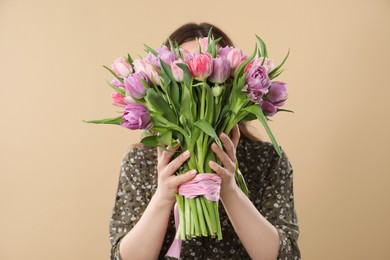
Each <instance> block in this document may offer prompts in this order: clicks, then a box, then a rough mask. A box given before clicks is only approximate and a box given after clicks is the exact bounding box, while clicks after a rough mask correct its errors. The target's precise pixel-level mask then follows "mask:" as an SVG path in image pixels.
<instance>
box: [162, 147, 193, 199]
mask: <svg viewBox="0 0 390 260" xmlns="http://www.w3.org/2000/svg"><path fill="white" fill-rule="evenodd" d="M179 146H180V145H177V146H176V147H170V146H168V147H167V150H169V151H164V150H163V149H161V148H160V147H157V154H158V155H157V156H158V157H157V161H158V162H157V173H158V183H157V190H156V194H155V195H157V196H159V199H160V200H163V201H166V202H168V203H172V204H173V203H174V202H175V199H176V196H175V195H176V193H177V189H178V187H179V186H180V185H181V184H183V183H185V182H187V181H189V180H191V179H192V178H194V177H195V175H196V170H191V171H188V172H186V173H184V174H180V175H175V172H176V171H177V170H178V169H179V168H180V167H181V165H182V164H183V163H184V162H185V161H186V160H187V159H188V158H190V152H189V151H188V150H187V151H185V152H183V153H182V154H180V155H179V156H178V157H176V158H175V159H174V160H172V161H171V159H172V156H173V155H174V154H175V152H176V150H177V149H178V148H179Z"/></svg>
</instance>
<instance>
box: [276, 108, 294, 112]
mask: <svg viewBox="0 0 390 260" xmlns="http://www.w3.org/2000/svg"><path fill="white" fill-rule="evenodd" d="M277 110H278V112H279V111H284V112H290V113H294V111H292V110H288V109H282V108H277Z"/></svg>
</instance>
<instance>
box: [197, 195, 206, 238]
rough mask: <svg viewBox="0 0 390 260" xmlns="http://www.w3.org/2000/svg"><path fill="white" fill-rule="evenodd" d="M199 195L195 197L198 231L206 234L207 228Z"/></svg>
mask: <svg viewBox="0 0 390 260" xmlns="http://www.w3.org/2000/svg"><path fill="white" fill-rule="evenodd" d="M199 199H200V198H199V197H197V198H195V202H196V213H197V214H198V220H199V225H200V231H201V233H202V236H205V237H206V236H207V228H206V223H205V222H204V213H203V210H202V205H201V203H200V201H199Z"/></svg>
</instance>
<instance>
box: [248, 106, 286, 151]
mask: <svg viewBox="0 0 390 260" xmlns="http://www.w3.org/2000/svg"><path fill="white" fill-rule="evenodd" d="M242 110H244V111H248V112H249V113H251V114H253V115H255V116H256V117H257V119H258V120H259V121H260V122H261V124H262V125H263V126H264V128H265V131H266V132H267V134H268V136H269V138H270V139H271V142H272V144H273V146H274V148H275V150H276V152H277V154H278V155H279V156H281V151H280V147H279V145H278V143H277V142H276V139H275V137H274V135H273V134H272V132H271V129H270V128H269V126H268V123H267V120H266V118H265V116H264V114H263V111H262V110H261V108H260V106H259V105H252V106H249V107H246V108H243V109H242Z"/></svg>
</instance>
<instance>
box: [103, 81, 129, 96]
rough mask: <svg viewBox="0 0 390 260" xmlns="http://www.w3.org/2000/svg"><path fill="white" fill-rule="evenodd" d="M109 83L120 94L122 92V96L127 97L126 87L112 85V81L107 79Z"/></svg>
mask: <svg viewBox="0 0 390 260" xmlns="http://www.w3.org/2000/svg"><path fill="white" fill-rule="evenodd" d="M107 84H108V85H109V86H110V87H111V88H112V89H114V90H115V91H116V92H118V93H119V94H121V96H122V97H125V96H126V91H125V90H124V89H121V88H118V87H117V86H114V85H112V84H111V83H110V82H108V81H107Z"/></svg>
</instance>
